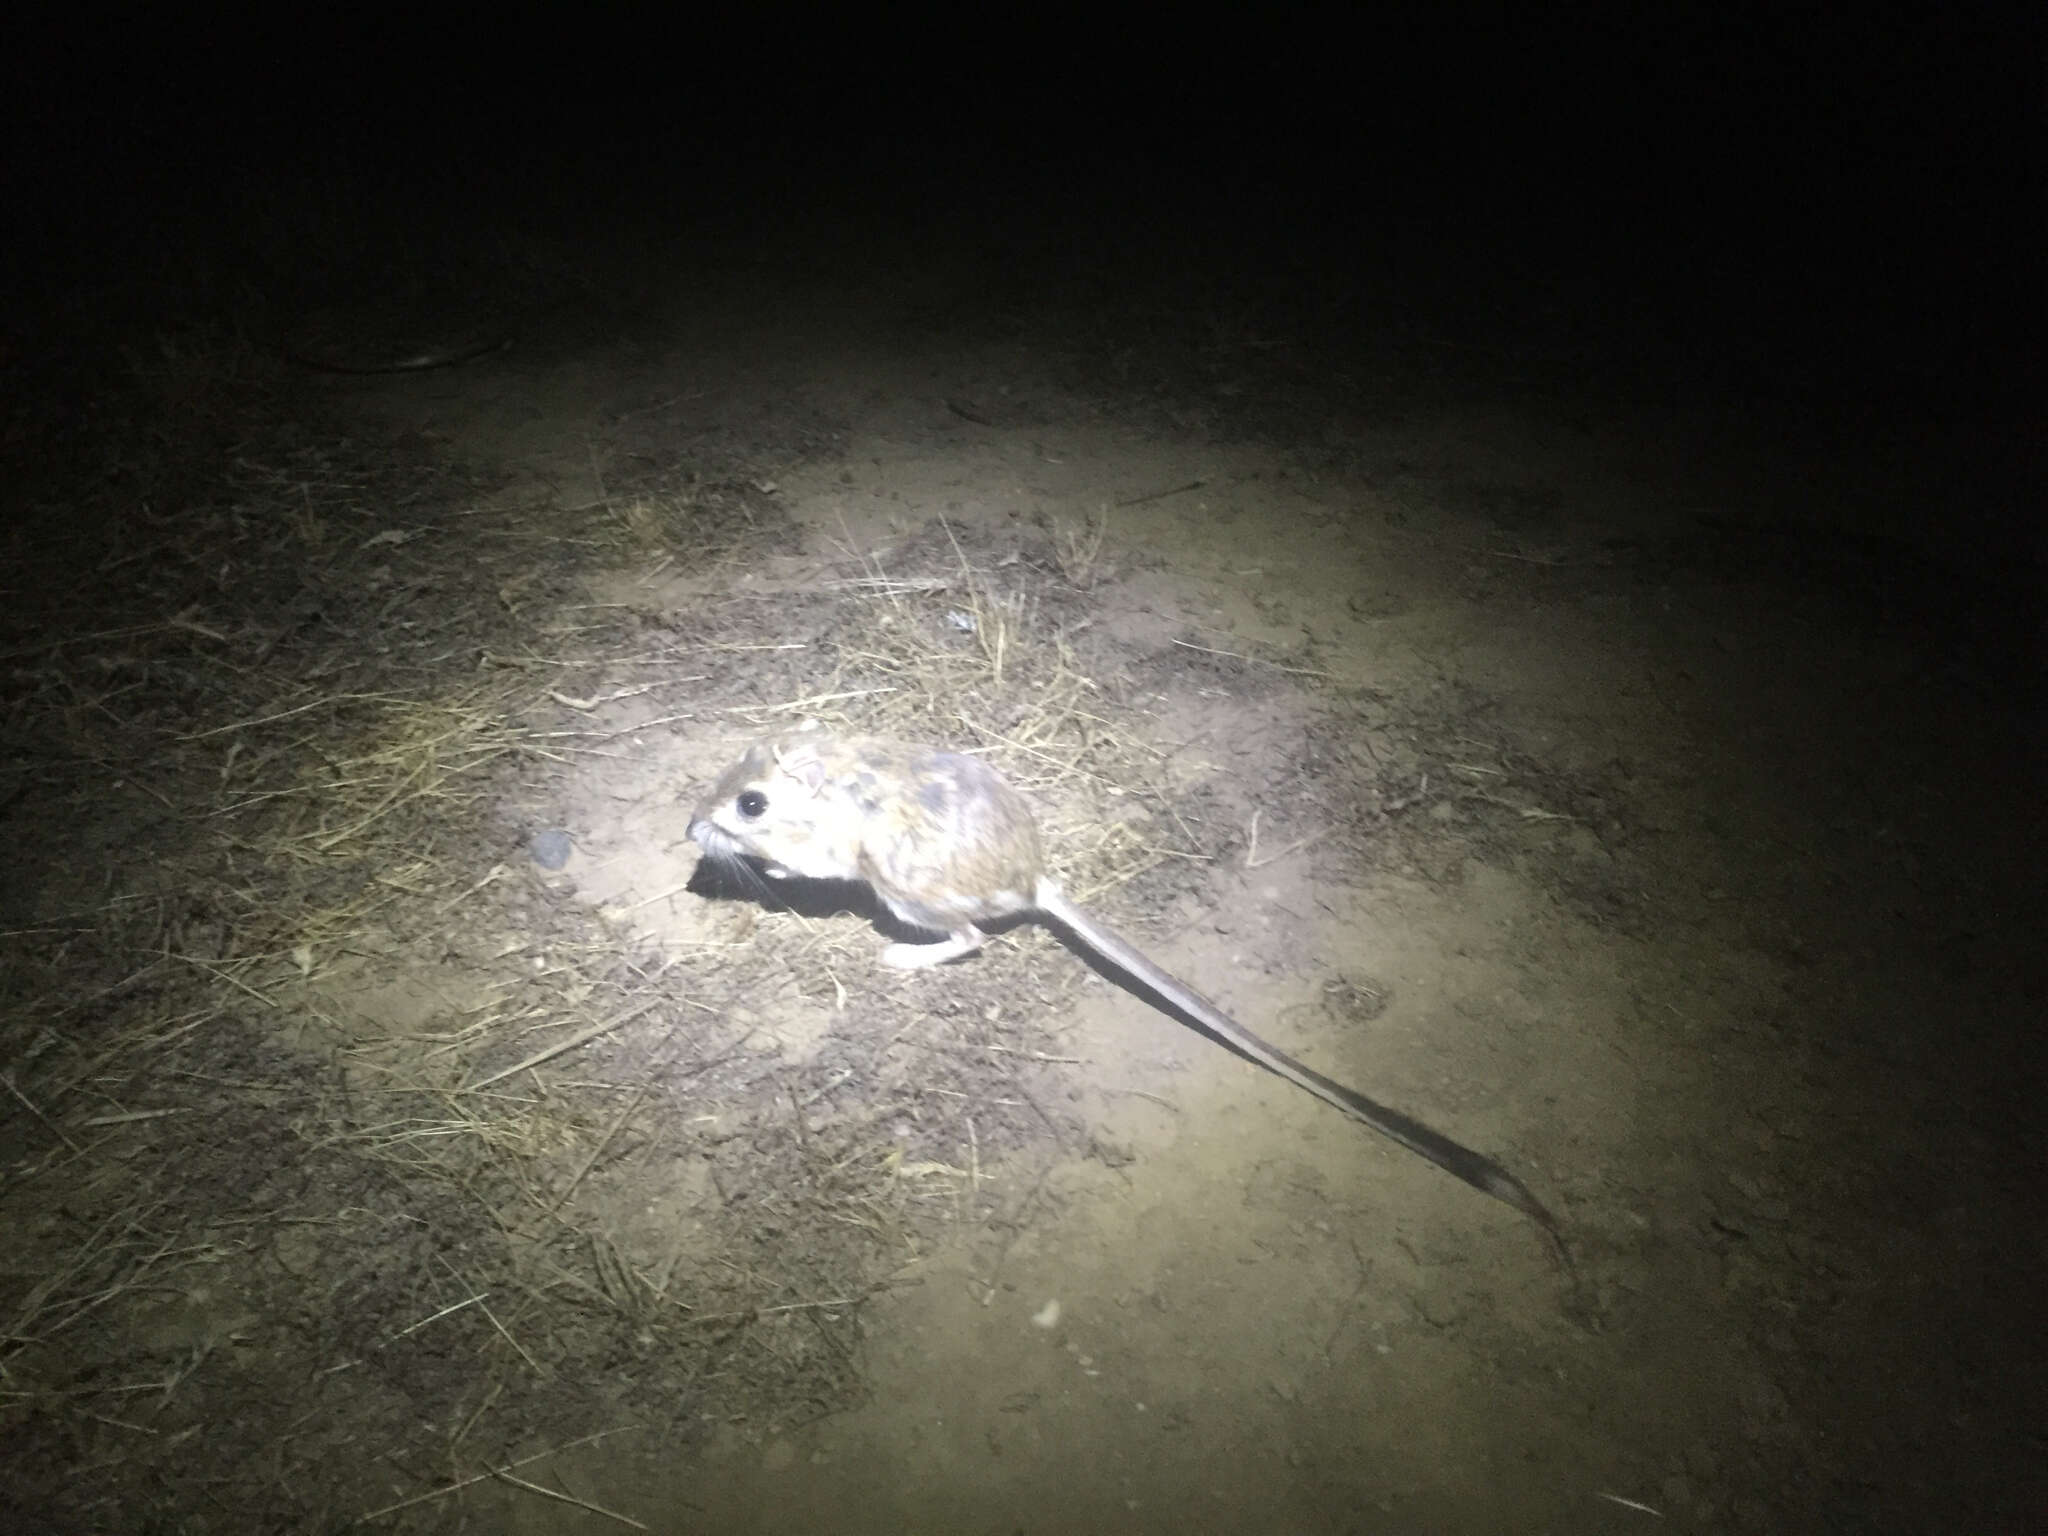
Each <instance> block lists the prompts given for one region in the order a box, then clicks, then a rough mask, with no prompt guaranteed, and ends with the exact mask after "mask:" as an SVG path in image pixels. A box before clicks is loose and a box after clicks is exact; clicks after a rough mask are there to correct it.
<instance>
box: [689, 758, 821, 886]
mask: <svg viewBox="0 0 2048 1536" xmlns="http://www.w3.org/2000/svg"><path fill="white" fill-rule="evenodd" d="M822 746H823V743H821V742H819V741H817V740H815V739H807V738H805V737H801V736H795V737H782V738H779V739H777V740H772V741H763V742H759V743H757V744H756V745H754V746H752V747H749V748H748V749H747V751H746V752H745V754H744V755H743V756H742V757H741V758H740V760H739V761H738V762H736V763H734V764H733V765H732V766H731V767H730V768H728V769H726V771H725V772H724V773H723V774H721V775H720V776H719V779H718V782H717V783H716V784H714V785H712V786H711V788H710V790H708V791H707V792H706V793H705V796H704V798H703V800H702V801H700V802H699V803H698V806H697V809H696V811H695V813H694V814H693V815H692V816H691V817H690V839H691V841H692V842H694V843H696V845H697V846H698V847H699V848H702V849H703V850H704V853H705V856H706V857H708V858H711V859H715V860H719V861H721V862H727V863H730V862H732V861H734V860H737V859H741V858H749V859H754V860H756V861H757V862H759V863H760V864H762V865H763V866H764V867H765V868H766V869H767V871H768V873H769V874H771V875H799V876H802V877H804V878H806V879H812V880H857V879H859V878H861V870H860V847H861V842H860V825H859V821H858V818H857V817H855V816H854V815H852V814H850V813H849V808H848V806H847V804H846V801H845V800H844V799H843V798H842V797H841V796H839V795H836V794H833V793H831V789H830V783H829V780H830V773H829V771H828V768H827V765H826V762H825V758H824V755H823V752H822V751H821V747H822Z"/></svg>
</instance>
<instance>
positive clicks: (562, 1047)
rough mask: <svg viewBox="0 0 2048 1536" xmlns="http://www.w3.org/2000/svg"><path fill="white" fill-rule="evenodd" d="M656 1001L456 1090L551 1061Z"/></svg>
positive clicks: (652, 1000) (471, 1090) (483, 1084)
mask: <svg viewBox="0 0 2048 1536" xmlns="http://www.w3.org/2000/svg"><path fill="white" fill-rule="evenodd" d="M658 1001H659V999H658V998H652V997H650V998H648V999H647V1000H646V1001H644V1002H642V1003H638V1004H636V1005H635V1006H633V1007H631V1008H628V1009H627V1010H626V1011H625V1012H624V1013H621V1014H618V1015H615V1016H614V1017H612V1018H609V1019H607V1020H605V1022H604V1023H602V1024H593V1025H591V1026H590V1027H589V1028H588V1029H580V1030H578V1031H577V1032H576V1033H575V1034H573V1035H571V1036H570V1037H569V1038H568V1039H566V1040H562V1041H558V1042H556V1043H555V1044H554V1045H550V1046H545V1047H543V1048H542V1049H540V1050H538V1051H535V1052H534V1053H533V1054H532V1055H531V1056H529V1057H527V1058H526V1060H524V1061H522V1062H519V1063H518V1064H517V1065H515V1066H510V1067H507V1068H505V1069H504V1070H503V1071H502V1072H493V1073H492V1074H491V1075H490V1076H489V1077H485V1078H479V1079H478V1080H477V1081H476V1082H473V1083H470V1084H467V1085H466V1086H464V1087H462V1088H458V1089H457V1090H456V1092H458V1093H475V1092H476V1091H477V1090H478V1089H479V1088H488V1087H490V1086H491V1084H493V1083H496V1082H501V1081H503V1080H504V1079H505V1078H508V1077H517V1076H518V1075H519V1074H520V1073H522V1072H524V1071H526V1070H527V1069H529V1068H531V1067H537V1066H539V1065H540V1064H541V1063H542V1062H545V1061H553V1060H554V1059H555V1058H556V1057H557V1056H559V1055H561V1054H562V1053H563V1052H564V1051H573V1050H575V1049H576V1047H577V1046H579V1045H583V1044H586V1043H587V1042H589V1041H592V1040H595V1039H596V1038H597V1037H598V1036H599V1035H604V1034H609V1033H611V1031H613V1030H615V1029H617V1028H619V1027H620V1026H622V1025H625V1024H630V1023H632V1022H633V1020H635V1019H637V1018H639V1017H640V1015H641V1014H643V1013H645V1012H646V1011H647V1010H648V1009H650V1008H652V1007H653V1006H654V1005H655V1003H656V1002H658Z"/></svg>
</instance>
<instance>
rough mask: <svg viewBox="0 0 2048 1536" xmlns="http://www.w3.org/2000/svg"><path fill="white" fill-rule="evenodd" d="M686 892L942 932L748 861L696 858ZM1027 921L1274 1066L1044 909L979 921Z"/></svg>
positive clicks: (929, 936) (1120, 983) (1164, 1009)
mask: <svg viewBox="0 0 2048 1536" xmlns="http://www.w3.org/2000/svg"><path fill="white" fill-rule="evenodd" d="M685 889H686V890H688V891H689V892H690V894H691V895H693V896H702V897H704V898H705V899H706V900H708V901H751V902H753V903H754V904H756V905H757V906H759V907H761V908H762V909H764V910H765V911H769V912H794V913H796V914H797V915H798V916H799V917H813V918H827V917H846V916H852V917H859V918H864V919H866V921H867V922H868V923H869V924H870V925H871V926H872V927H873V928H874V929H875V931H876V932H877V933H879V934H881V935H882V936H883V937H884V938H886V939H889V940H891V941H893V942H896V943H904V944H920V943H923V944H929V943H932V942H934V941H935V940H937V939H939V938H942V937H944V935H942V934H939V933H936V932H935V931H933V930H932V929H929V928H920V927H918V926H917V925H915V924H913V923H906V922H905V921H904V920H903V919H902V918H900V917H898V916H897V915H896V914H895V913H894V912H891V911H890V910H889V908H888V906H887V905H886V904H885V903H884V902H883V901H882V899H881V898H880V897H879V896H877V895H876V894H875V891H874V887H872V886H870V885H869V884H868V883H867V882H866V881H865V880H821V879H816V878H813V877H811V876H808V875H800V876H788V877H785V878H783V879H779V880H777V879H771V878H770V877H769V876H768V875H767V874H766V873H765V872H764V871H763V869H762V868H761V866H760V865H759V864H758V863H756V862H755V861H754V860H751V859H740V860H712V859H700V860H698V861H697V869H696V872H695V873H694V874H692V875H691V877H690V882H689V884H688V885H687V886H686V887H685ZM1030 923H1036V924H1037V925H1038V926H1039V927H1041V928H1043V929H1045V930H1046V932H1048V933H1050V934H1052V935H1053V937H1054V938H1056V939H1058V940H1059V941H1060V944H1061V947H1063V948H1064V949H1066V950H1067V951H1068V952H1069V953H1071V954H1072V955H1073V956H1074V957H1075V958H1076V959H1077V960H1079V961H1080V962H1081V963H1082V964H1083V965H1086V966H1087V967H1088V968H1089V969H1090V970H1091V971H1093V972H1095V974H1096V975H1098V976H1100V977H1101V978H1102V979H1103V980H1105V981H1107V982H1110V983H1112V984H1113V985H1115V986H1116V987H1117V988H1119V989H1120V990H1121V991H1123V992H1125V993H1127V994H1129V995H1130V996H1131V997H1134V998H1136V999H1137V1000H1138V1001H1139V1002H1141V1003H1144V1004H1145V1005H1146V1006H1147V1007H1150V1008H1155V1009H1157V1010H1158V1011H1159V1012H1161V1013H1163V1014H1165V1015H1166V1016H1167V1017H1168V1018H1170V1019H1172V1020H1173V1021H1174V1022H1175V1023H1177V1024H1180V1025H1181V1026H1183V1027H1184V1028H1187V1029H1191V1030H1193V1031H1194V1032H1195V1033H1196V1034H1198V1035H1201V1036H1202V1037H1203V1038H1204V1039H1206V1040H1209V1041H1211V1042H1212V1043H1214V1044H1216V1045H1220V1046H1222V1047H1223V1049H1224V1050H1226V1051H1228V1052H1230V1053H1231V1055H1233V1056H1238V1057H1241V1058H1242V1059H1244V1060H1245V1061H1248V1062H1250V1063H1251V1064H1252V1065H1253V1066H1256V1067H1259V1068H1261V1069H1262V1070H1266V1071H1270V1070H1271V1068H1270V1067H1269V1066H1268V1065H1267V1064H1266V1063H1265V1062H1263V1061H1261V1060H1259V1058H1258V1057H1257V1056H1254V1055H1252V1054H1251V1053H1250V1052H1248V1051H1246V1050H1245V1049H1244V1048H1243V1047H1242V1046H1241V1045H1239V1044H1238V1042H1236V1041H1235V1040H1232V1039H1230V1038H1229V1037H1228V1036H1226V1035H1220V1034H1218V1033H1217V1032H1216V1031H1215V1030H1213V1029H1211V1028H1210V1027H1209V1026H1208V1025H1207V1024H1205V1023H1203V1022H1202V1020H1201V1019H1199V1018H1197V1017H1196V1016H1195V1015H1194V1014H1192V1013H1189V1012H1188V1011H1187V1010H1186V1009H1185V1008H1183V1007H1181V1006H1180V1005H1179V1004H1178V1003H1176V1002H1174V1001H1173V999H1171V998H1169V997H1166V996H1163V995H1162V994H1161V993H1159V992H1157V991H1155V990H1154V989H1153V988H1152V987H1151V986H1150V985H1149V984H1148V983H1147V982H1145V981H1144V980H1142V979H1141V978H1139V977H1137V976H1133V975H1132V974H1131V973H1130V972H1128V971H1126V970H1125V969H1124V968H1123V967H1122V966H1120V965H1118V964H1117V963H1116V962H1115V961H1113V960H1108V959H1105V958H1104V957H1103V956H1102V955H1100V954H1097V953H1096V951H1095V948H1094V946H1093V945H1091V944H1089V943H1087V942H1086V941H1085V940H1083V939H1082V938H1080V937H1079V936H1078V935H1077V934H1074V933H1071V932H1069V931H1068V930H1067V928H1066V926H1065V925H1064V924H1063V923H1061V922H1060V921H1059V920H1058V919H1056V918H1053V917H1050V916H1048V915H1046V914H1045V913H1042V912H1026V913H1020V914H1018V915H1017V916H1015V917H1006V918H1002V919H999V920H998V921H995V922H990V923H981V924H977V925H976V926H977V927H979V928H980V929H981V930H982V932H984V933H988V934H1002V933H1008V932H1009V931H1010V930H1011V929H1013V928H1021V927H1023V926H1025V925H1026V924H1030ZM977 958H979V957H978V955H964V956H962V957H961V958H960V959H958V960H950V961H947V962H946V963H947V964H949V965H960V964H965V963H968V962H970V961H973V960H975V959H977ZM1182 985H1183V986H1186V983H1185V982H1183V983H1182ZM1189 990H1190V991H1193V990H1194V989H1193V988H1189ZM1211 1006H1212V1007H1213V1006H1214V1005H1213V1004H1211ZM1219 1011H1220V1010H1219Z"/></svg>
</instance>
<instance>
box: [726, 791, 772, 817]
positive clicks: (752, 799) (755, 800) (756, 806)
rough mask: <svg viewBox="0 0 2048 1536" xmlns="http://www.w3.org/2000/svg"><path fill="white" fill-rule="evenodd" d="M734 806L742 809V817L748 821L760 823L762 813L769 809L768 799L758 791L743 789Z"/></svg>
mask: <svg viewBox="0 0 2048 1536" xmlns="http://www.w3.org/2000/svg"><path fill="white" fill-rule="evenodd" d="M733 804H735V805H737V806H738V807H739V808H740V815H741V816H743V817H745V818H746V819H747V820H748V821H759V820H760V819H761V815H762V813H763V812H764V811H766V810H767V809H768V797H767V796H766V795H764V794H762V793H761V791H759V790H758V789H743V790H741V791H740V797H739V799H737V800H735V801H734V802H733Z"/></svg>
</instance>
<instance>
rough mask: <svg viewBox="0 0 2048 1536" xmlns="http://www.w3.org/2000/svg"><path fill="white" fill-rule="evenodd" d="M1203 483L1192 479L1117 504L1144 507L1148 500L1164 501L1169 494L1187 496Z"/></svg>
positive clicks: (1198, 488)
mask: <svg viewBox="0 0 2048 1536" xmlns="http://www.w3.org/2000/svg"><path fill="white" fill-rule="evenodd" d="M1202 484H1203V482H1202V481H1200V480H1190V481H1189V482H1188V483H1187V484H1186V485H1176V486H1175V487H1173V489H1171V490H1167V491H1152V492H1149V493H1148V494H1146V495H1143V496H1133V497H1132V498H1131V499H1130V500H1129V501H1120V502H1117V503H1116V505H1117V506H1119V507H1142V506H1144V505H1145V503H1146V502H1148V501H1164V500H1166V498H1167V497H1169V496H1185V495H1186V494H1187V493H1188V492H1189V491H1199V490H1200V489H1201V488H1202Z"/></svg>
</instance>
